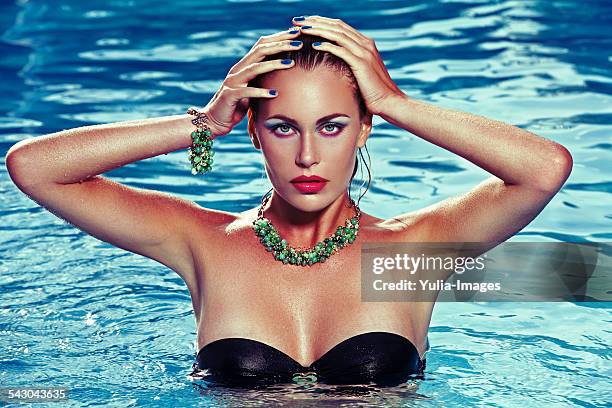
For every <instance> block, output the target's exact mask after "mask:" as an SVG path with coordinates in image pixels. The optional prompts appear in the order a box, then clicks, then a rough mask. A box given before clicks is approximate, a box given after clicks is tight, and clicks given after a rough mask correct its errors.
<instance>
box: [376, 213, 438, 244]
mask: <svg viewBox="0 0 612 408" xmlns="http://www.w3.org/2000/svg"><path fill="white" fill-rule="evenodd" d="M372 218H373V219H375V220H376V221H374V222H372V224H371V225H372V228H376V229H378V230H380V231H381V233H383V234H384V235H385V236H386V237H388V238H389V239H390V240H392V241H395V242H427V241H431V240H433V233H434V232H435V231H434V230H433V229H432V225H433V222H432V221H433V219H434V218H435V211H434V210H433V208H431V207H427V208H423V209H417V210H414V211H410V212H406V213H403V214H399V215H396V216H393V217H390V218H386V219H383V218H375V217H372Z"/></svg>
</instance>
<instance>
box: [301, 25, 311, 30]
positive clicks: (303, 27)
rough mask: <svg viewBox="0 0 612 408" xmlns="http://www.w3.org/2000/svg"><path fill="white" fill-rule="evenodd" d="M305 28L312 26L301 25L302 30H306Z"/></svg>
mask: <svg viewBox="0 0 612 408" xmlns="http://www.w3.org/2000/svg"><path fill="white" fill-rule="evenodd" d="M307 28H312V26H302V30H306V29H307Z"/></svg>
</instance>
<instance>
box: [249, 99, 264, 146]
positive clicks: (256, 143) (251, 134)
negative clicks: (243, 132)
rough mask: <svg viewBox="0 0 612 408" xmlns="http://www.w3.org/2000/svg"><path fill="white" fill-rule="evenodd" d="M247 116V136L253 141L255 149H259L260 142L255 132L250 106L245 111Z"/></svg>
mask: <svg viewBox="0 0 612 408" xmlns="http://www.w3.org/2000/svg"><path fill="white" fill-rule="evenodd" d="M247 116H248V126H247V128H248V131H249V137H250V138H251V142H253V146H255V149H257V150H261V143H259V138H258V137H257V133H256V132H255V120H253V112H252V111H251V108H249V110H248V111H247Z"/></svg>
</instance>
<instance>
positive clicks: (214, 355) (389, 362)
mask: <svg viewBox="0 0 612 408" xmlns="http://www.w3.org/2000/svg"><path fill="white" fill-rule="evenodd" d="M427 349H428V350H429V341H427ZM193 368H194V373H200V372H202V374H203V376H202V377H199V378H203V379H205V380H210V381H212V382H214V383H221V384H227V385H240V386H243V385H250V384H251V385H255V384H269V383H291V382H297V383H304V382H321V383H326V384H364V383H372V382H373V383H375V384H378V385H398V384H401V383H403V382H406V380H408V379H409V378H415V377H416V378H422V376H423V372H424V370H425V358H423V359H422V360H421V358H420V356H419V352H418V351H417V349H416V347H415V346H414V344H412V342H411V341H410V340H408V339H407V338H406V337H403V336H400V335H398V334H395V333H389V332H368V333H363V334H358V335H356V336H353V337H351V338H348V339H346V340H344V341H342V342H341V343H339V344H337V345H336V346H334V347H333V348H332V349H331V350H329V351H328V352H326V353H325V354H324V355H322V356H321V357H320V358H319V359H317V360H316V361H315V362H313V363H312V364H311V365H310V366H308V367H304V366H302V365H301V364H300V363H298V362H297V361H295V360H294V359H293V358H291V357H290V356H288V355H287V354H285V353H283V352H282V351H280V350H278V349H276V348H274V347H272V346H269V345H267V344H265V343H262V342H260V341H256V340H251V339H246V338H241V337H230V338H225V339H219V340H215V341H213V342H211V343H209V344H207V345H205V346H204V347H202V349H201V350H200V351H199V352H198V354H197V356H196V362H195V363H194V364H193ZM194 373H192V374H194Z"/></svg>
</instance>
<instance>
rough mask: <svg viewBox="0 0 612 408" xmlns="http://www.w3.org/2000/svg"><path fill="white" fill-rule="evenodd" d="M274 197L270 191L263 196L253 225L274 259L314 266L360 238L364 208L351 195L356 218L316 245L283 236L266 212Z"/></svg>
mask: <svg viewBox="0 0 612 408" xmlns="http://www.w3.org/2000/svg"><path fill="white" fill-rule="evenodd" d="M270 191H272V190H270ZM270 191H269V192H270ZM269 192H268V193H269ZM270 197H271V195H269V194H267V193H266V195H265V196H264V198H263V199H262V200H261V206H260V207H259V212H258V214H257V218H256V219H255V220H254V221H253V229H254V230H255V234H257V236H258V237H259V241H260V242H261V243H262V244H263V245H264V246H265V247H266V251H268V252H272V254H273V255H274V259H276V260H277V261H280V262H282V263H284V264H291V265H298V266H306V265H308V266H310V265H312V264H314V263H317V262H325V261H326V260H327V258H329V257H330V256H331V255H332V254H334V253H336V252H338V251H340V249H341V248H343V247H344V246H346V245H348V244H352V243H353V241H355V239H356V238H357V234H358V233H359V220H360V218H361V210H360V209H359V206H358V205H357V204H355V201H354V200H353V199H351V204H352V206H353V207H354V208H355V213H356V214H355V216H354V217H353V218H349V219H347V220H346V222H345V224H346V225H345V226H344V227H343V226H338V228H337V229H336V232H335V233H334V234H333V235H331V236H330V237H328V238H325V239H324V240H323V241H322V242H318V243H317V244H315V245H314V246H313V247H310V248H301V247H300V248H293V247H291V246H290V245H288V244H287V241H286V240H284V239H281V237H280V235H279V234H278V231H277V230H276V228H274V225H272V222H271V221H270V220H269V219H267V218H265V217H264V216H263V211H264V206H265V205H266V203H267V202H268V200H269V199H270Z"/></svg>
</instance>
